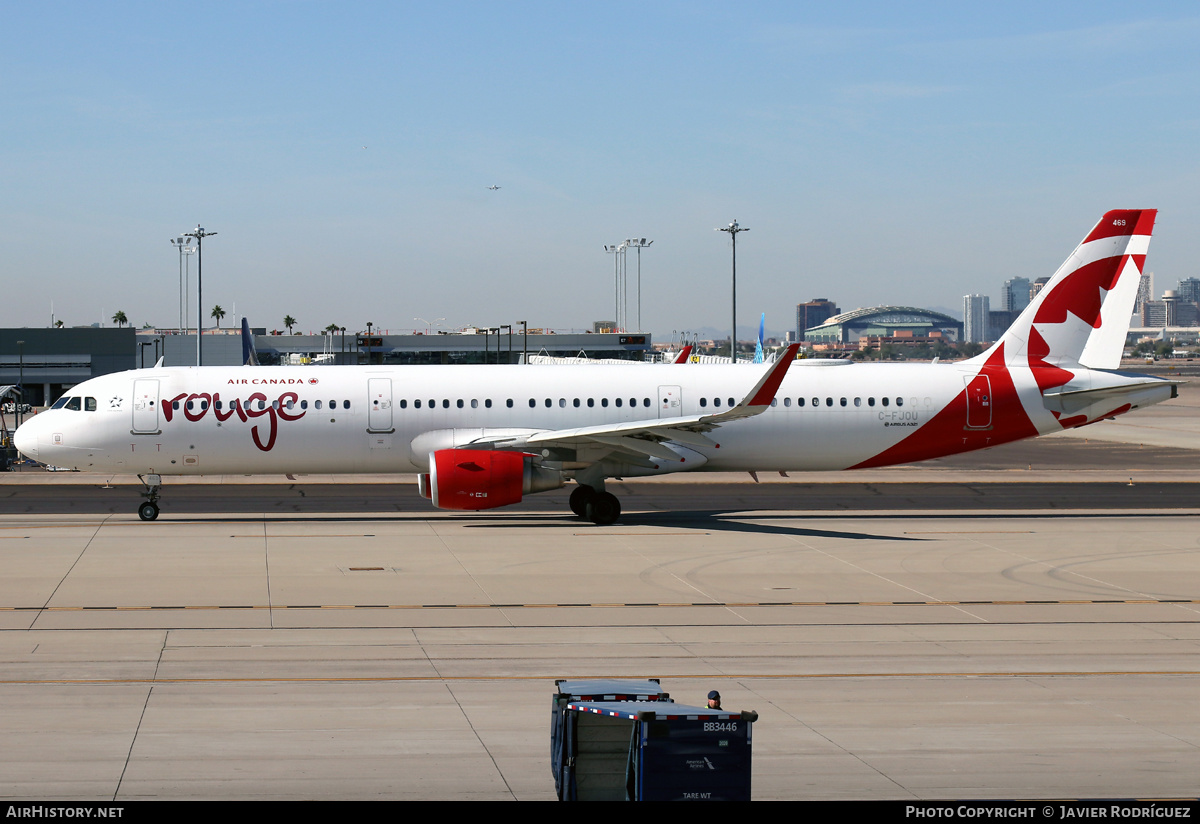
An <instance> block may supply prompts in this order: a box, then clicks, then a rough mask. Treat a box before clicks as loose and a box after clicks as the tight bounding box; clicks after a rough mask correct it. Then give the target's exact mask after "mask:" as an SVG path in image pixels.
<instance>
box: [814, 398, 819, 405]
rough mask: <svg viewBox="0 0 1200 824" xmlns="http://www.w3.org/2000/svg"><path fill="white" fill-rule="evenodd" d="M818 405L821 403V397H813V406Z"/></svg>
mask: <svg viewBox="0 0 1200 824" xmlns="http://www.w3.org/2000/svg"><path fill="white" fill-rule="evenodd" d="M820 405H821V399H820V398H813V406H820Z"/></svg>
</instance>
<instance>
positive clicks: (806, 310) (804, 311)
mask: <svg viewBox="0 0 1200 824" xmlns="http://www.w3.org/2000/svg"><path fill="white" fill-rule="evenodd" d="M839 313H840V310H839V309H838V308H837V305H836V304H835V303H833V302H832V301H829V300H826V299H825V298H813V299H812V300H810V301H809V302H808V303H798V304H796V340H804V330H805V329H812V328H813V327H814V326H820V325H821V324H822V323H824V322H825V321H827V320H829V319H830V318H831V317H833V316H834V315H837V314H839Z"/></svg>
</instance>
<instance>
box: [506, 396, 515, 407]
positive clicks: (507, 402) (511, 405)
mask: <svg viewBox="0 0 1200 824" xmlns="http://www.w3.org/2000/svg"><path fill="white" fill-rule="evenodd" d="M505 404H506V405H507V406H508V408H509V409H512V408H513V399H512V398H509V399H508V400H507V401H505Z"/></svg>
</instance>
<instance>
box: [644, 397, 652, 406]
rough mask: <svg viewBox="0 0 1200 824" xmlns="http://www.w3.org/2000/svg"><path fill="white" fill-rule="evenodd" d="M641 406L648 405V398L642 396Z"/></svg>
mask: <svg viewBox="0 0 1200 824" xmlns="http://www.w3.org/2000/svg"><path fill="white" fill-rule="evenodd" d="M642 406H646V407H648V406H650V399H649V398H642Z"/></svg>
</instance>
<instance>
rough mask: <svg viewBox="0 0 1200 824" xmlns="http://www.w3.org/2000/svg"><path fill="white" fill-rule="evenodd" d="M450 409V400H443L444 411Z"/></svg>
mask: <svg viewBox="0 0 1200 824" xmlns="http://www.w3.org/2000/svg"><path fill="white" fill-rule="evenodd" d="M346 408H347V409H349V408H350V407H349V405H347V406H346ZM449 408H450V399H449V398H442V409H449Z"/></svg>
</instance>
